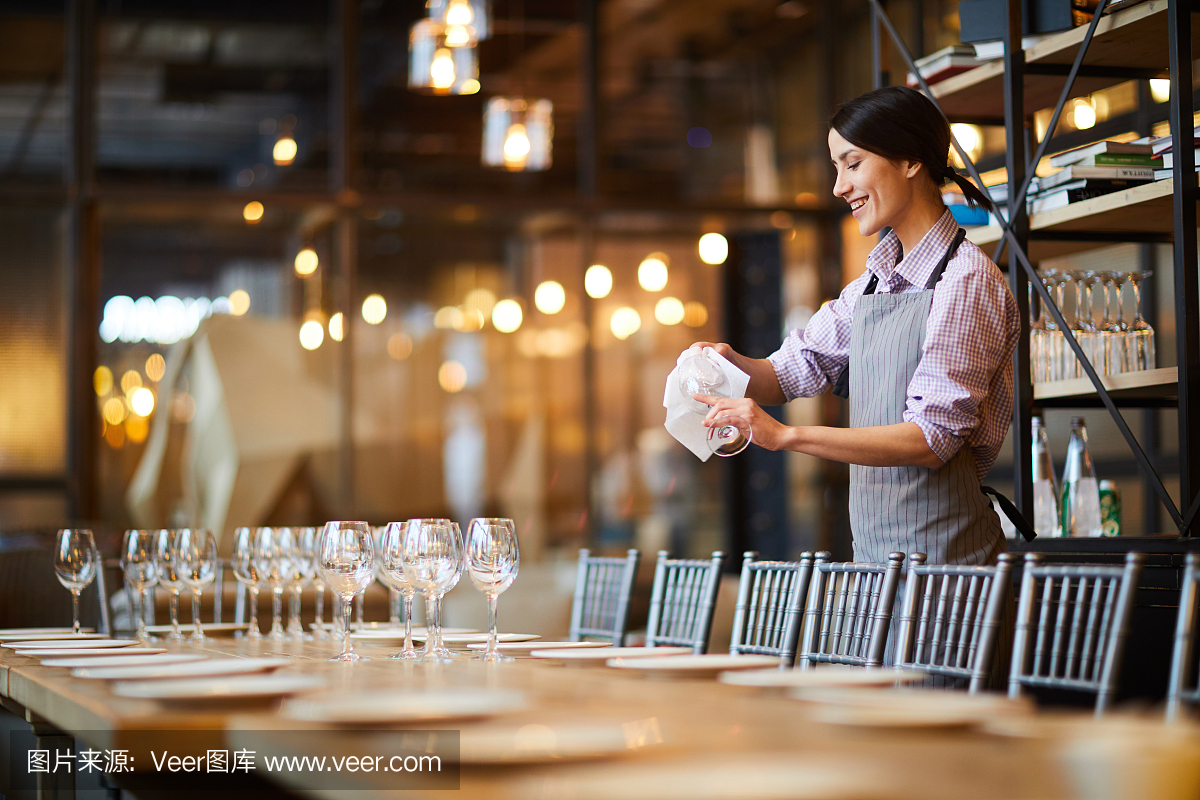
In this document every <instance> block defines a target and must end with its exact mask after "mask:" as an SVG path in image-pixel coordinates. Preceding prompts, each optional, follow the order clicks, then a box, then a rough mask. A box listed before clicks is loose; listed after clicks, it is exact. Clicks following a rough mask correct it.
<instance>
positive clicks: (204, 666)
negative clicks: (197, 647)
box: [71, 658, 292, 681]
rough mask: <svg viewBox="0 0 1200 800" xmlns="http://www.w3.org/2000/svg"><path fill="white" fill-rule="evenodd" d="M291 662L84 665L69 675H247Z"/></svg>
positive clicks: (223, 660) (224, 660)
mask: <svg viewBox="0 0 1200 800" xmlns="http://www.w3.org/2000/svg"><path fill="white" fill-rule="evenodd" d="M291 663H292V660H291V659H290V658H209V659H205V660H203V661H190V662H187V663H184V664H161V665H160V664H138V665H134V666H128V667H122V666H109V665H104V666H101V667H86V668H84V669H77V670H74V671H73V672H72V673H71V674H72V675H74V676H75V677H76V678H96V679H99V680H108V681H128V680H159V679H163V678H211V677H215V676H217V675H250V674H252V673H255V672H270V671H273V670H277V669H279V668H280V667H286V666H287V665H288V664H291Z"/></svg>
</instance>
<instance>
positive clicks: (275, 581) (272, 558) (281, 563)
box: [255, 528, 296, 640]
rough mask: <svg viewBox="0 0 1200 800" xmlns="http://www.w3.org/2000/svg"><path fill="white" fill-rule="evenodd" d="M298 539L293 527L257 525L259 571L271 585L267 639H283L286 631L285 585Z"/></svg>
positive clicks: (256, 542)
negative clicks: (284, 626) (294, 534)
mask: <svg viewBox="0 0 1200 800" xmlns="http://www.w3.org/2000/svg"><path fill="white" fill-rule="evenodd" d="M295 550H296V539H295V537H294V536H292V529H291V528H258V529H257V530H256V531H255V552H256V553H257V555H258V573H259V575H261V576H262V578H263V579H264V580H265V581H266V582H267V583H269V584H271V609H272V616H271V632H270V633H268V634H267V638H269V639H275V640H281V639H286V638H287V636H286V634H284V631H283V586H284V584H285V583H287V580H288V573H289V572H290V571H291V568H292V559H293V558H294V557H295Z"/></svg>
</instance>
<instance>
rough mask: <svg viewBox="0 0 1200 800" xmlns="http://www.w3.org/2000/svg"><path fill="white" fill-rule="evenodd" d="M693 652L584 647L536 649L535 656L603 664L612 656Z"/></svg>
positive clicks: (649, 655)
mask: <svg viewBox="0 0 1200 800" xmlns="http://www.w3.org/2000/svg"><path fill="white" fill-rule="evenodd" d="M691 652H692V648H690V647H584V648H576V649H571V650H564V649H561V648H560V649H551V650H534V651H533V652H532V653H530V654H529V655H531V656H533V657H534V658H549V659H553V660H555V661H562V662H564V663H579V664H597V663H598V664H603V663H604V662H605V661H607V660H608V659H610V658H655V657H658V656H685V655H689V654H690V653H691Z"/></svg>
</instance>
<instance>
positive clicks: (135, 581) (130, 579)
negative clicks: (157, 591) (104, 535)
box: [121, 531, 158, 642]
mask: <svg viewBox="0 0 1200 800" xmlns="http://www.w3.org/2000/svg"><path fill="white" fill-rule="evenodd" d="M154 539H155V534H154V532H153V531H125V539H124V541H122V543H121V571H122V572H124V573H125V581H126V582H127V583H128V584H129V586H130V587H131V588H133V589H134V590H135V591H136V592H137V594H138V611H137V614H136V616H137V634H136V635H137V638H138V639H139V640H141V641H143V642H146V641H149V637H148V634H147V633H146V607H147V603H148V602H149V599H148V598H149V591H150V588H151V587H153V586H154V584H156V583H158V564H157V562H156V561H155V560H154Z"/></svg>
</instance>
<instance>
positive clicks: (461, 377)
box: [438, 361, 467, 394]
mask: <svg viewBox="0 0 1200 800" xmlns="http://www.w3.org/2000/svg"><path fill="white" fill-rule="evenodd" d="M438 385H439V386H441V387H442V388H443V389H445V390H446V391H447V392H450V393H451V394H454V393H455V392H461V391H462V390H463V387H464V386H466V385H467V368H466V367H464V366H463V365H462V364H460V363H458V362H457V361H445V362H443V363H442V366H440V367H438Z"/></svg>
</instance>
